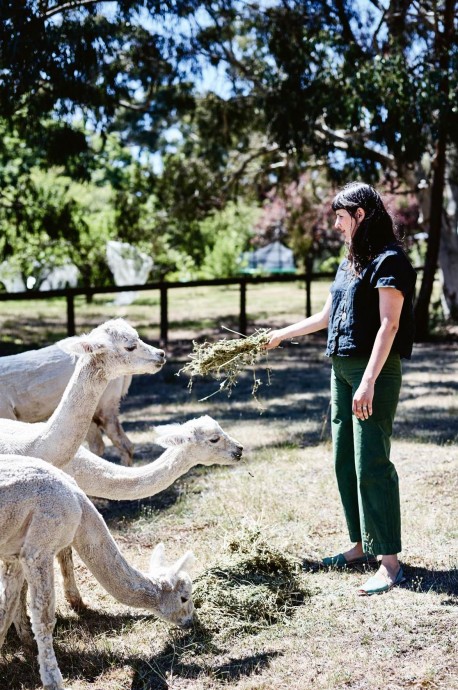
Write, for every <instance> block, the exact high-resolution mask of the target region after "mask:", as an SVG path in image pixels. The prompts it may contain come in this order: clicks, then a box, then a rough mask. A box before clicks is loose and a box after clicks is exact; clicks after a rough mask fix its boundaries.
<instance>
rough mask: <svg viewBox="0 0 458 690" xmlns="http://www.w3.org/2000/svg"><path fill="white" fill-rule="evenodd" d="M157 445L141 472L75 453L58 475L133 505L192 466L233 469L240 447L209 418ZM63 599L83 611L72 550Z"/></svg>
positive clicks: (65, 563) (20, 626)
mask: <svg viewBox="0 0 458 690" xmlns="http://www.w3.org/2000/svg"><path fill="white" fill-rule="evenodd" d="M155 432H156V435H157V437H158V438H157V441H156V442H157V444H158V445H160V446H162V447H164V448H166V450H165V451H164V453H162V455H161V456H160V457H159V458H158V459H157V460H155V461H154V462H152V463H150V464H148V465H144V466H143V467H135V468H133V467H121V466H119V465H114V464H113V463H111V462H108V461H106V460H103V459H102V458H99V457H98V456H96V455H94V454H93V453H91V452H90V451H89V450H87V449H86V448H83V447H80V448H79V449H78V451H77V453H76V455H75V456H74V458H72V459H71V460H70V462H68V463H67V464H65V465H63V466H62V469H63V470H64V471H65V472H66V473H68V474H69V475H70V476H72V477H73V478H74V479H75V481H76V482H77V484H78V486H79V487H80V488H81V489H82V490H83V491H84V492H85V493H86V494H88V495H89V496H93V497H97V498H107V499H112V500H113V499H114V500H138V499H141V498H146V497H147V496H153V495H154V494H157V493H159V492H160V491H163V490H164V489H166V488H167V487H168V486H170V485H171V484H172V483H173V482H174V481H175V480H176V479H177V478H178V477H180V476H182V475H183V474H185V473H186V472H188V471H189V470H190V469H191V468H192V467H194V466H195V465H198V464H201V465H207V466H209V465H214V464H216V465H232V464H235V463H237V462H238V461H239V460H240V459H241V457H242V452H243V446H242V445H241V443H239V442H238V441H236V440H235V439H234V438H232V437H231V436H229V434H227V433H226V432H224V431H223V429H222V428H221V426H220V425H219V424H218V422H216V421H215V420H214V419H212V418H211V417H209V416H208V415H204V416H203V417H198V418H197V419H191V420H189V421H188V422H185V423H184V424H167V425H163V426H160V427H156V428H155ZM58 560H59V564H60V566H61V570H62V575H63V584H64V593H65V598H66V599H67V601H68V602H69V604H70V605H71V606H72V608H74V609H75V610H77V611H78V610H80V609H82V608H84V607H85V605H84V602H83V600H82V598H81V595H80V593H79V591H78V587H77V584H76V581H75V577H74V571H73V561H72V555H71V549H70V548H68V549H63V551H62V552H61V553H59V554H58ZM25 595H26V592H24V593H23V595H22V598H21V607H20V608H19V609H18V613H17V616H16V618H15V626H16V629H17V632H18V635H19V637H20V638H21V640H22V641H23V642H24V643H25V644H27V643H29V642H30V632H29V623H28V617H27V611H26V599H25Z"/></svg>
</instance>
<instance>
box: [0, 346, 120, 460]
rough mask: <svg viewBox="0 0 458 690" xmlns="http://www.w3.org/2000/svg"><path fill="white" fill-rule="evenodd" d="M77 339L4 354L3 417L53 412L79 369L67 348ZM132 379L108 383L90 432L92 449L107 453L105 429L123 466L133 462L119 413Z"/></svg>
mask: <svg viewBox="0 0 458 690" xmlns="http://www.w3.org/2000/svg"><path fill="white" fill-rule="evenodd" d="M73 340H75V339H74V338H67V339H65V340H62V341H61V342H60V343H56V344H55V345H50V346H49V347H43V348H41V349H39V350H31V351H29V352H22V353H21V354H19V355H10V356H8V357H0V418H4V419H19V420H20V421H22V422H43V421H44V420H46V419H48V418H49V417H50V416H51V415H52V413H53V412H54V410H55V409H56V407H57V405H58V404H59V401H60V399H61V398H62V395H63V393H64V390H65V388H66V386H67V384H68V382H69V381H70V378H71V376H72V374H73V372H74V370H75V365H76V362H77V359H76V357H75V356H74V355H72V354H71V353H70V352H66V351H65V348H66V347H67V348H68V346H71V343H72V341H73ZM131 381H132V376H121V377H118V378H116V379H112V380H111V381H109V382H108V385H107V387H106V389H105V390H104V392H103V393H102V395H101V397H100V400H99V401H98V403H97V407H96V410H95V412H94V416H93V418H92V423H91V425H90V428H89V432H88V434H87V441H88V443H89V448H90V449H91V451H92V452H93V453H96V455H103V452H104V449H105V445H104V443H103V438H102V433H101V431H102V430H103V431H104V432H105V434H106V435H107V436H108V438H109V439H110V440H111V441H112V443H113V445H114V446H116V448H117V449H118V451H119V455H120V458H121V463H122V464H123V465H132V457H133V445H132V443H131V442H130V440H129V439H128V438H127V436H126V434H125V433H124V429H123V428H122V426H121V423H120V421H119V418H118V415H119V405H120V401H121V398H123V397H124V396H125V395H126V393H127V391H128V389H129V386H130V383H131Z"/></svg>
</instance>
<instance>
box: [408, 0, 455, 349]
mask: <svg viewBox="0 0 458 690" xmlns="http://www.w3.org/2000/svg"><path fill="white" fill-rule="evenodd" d="M454 12H455V2H454V0H446V1H445V8H444V15H443V27H444V30H443V32H440V31H439V30H438V31H437V34H436V45H435V53H436V55H435V57H436V60H437V64H438V66H439V69H440V73H441V79H440V83H439V92H440V94H441V95H442V104H441V108H440V111H439V121H438V136H437V141H436V157H435V160H434V164H433V183H432V189H431V212H430V215H429V221H430V222H429V237H428V248H427V251H426V259H425V268H424V271H423V278H422V282H421V287H420V292H419V295H418V299H417V303H416V305H415V326H416V339H417V341H422V340H426V339H427V338H428V336H429V305H430V302H431V295H432V292H433V284H434V276H435V274H436V269H437V263H438V260H439V247H440V236H441V228H442V219H443V202H444V187H445V167H446V148H447V138H448V131H447V113H448V108H449V105H450V103H449V68H450V59H449V49H450V46H451V44H452V40H453V33H454Z"/></svg>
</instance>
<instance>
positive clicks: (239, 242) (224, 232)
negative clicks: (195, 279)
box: [199, 202, 259, 278]
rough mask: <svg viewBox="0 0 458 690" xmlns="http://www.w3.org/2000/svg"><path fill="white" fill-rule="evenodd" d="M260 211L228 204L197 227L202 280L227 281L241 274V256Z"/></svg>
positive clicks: (231, 203)
mask: <svg viewBox="0 0 458 690" xmlns="http://www.w3.org/2000/svg"><path fill="white" fill-rule="evenodd" d="M257 215H259V211H258V210H257V209H256V208H253V207H251V206H247V205H245V204H241V203H239V204H237V203H233V202H229V203H228V205H227V206H226V207H225V208H224V209H223V210H222V211H219V212H216V213H214V214H212V215H210V216H208V218H206V219H205V220H203V221H202V222H201V223H200V230H201V234H202V237H203V241H204V245H205V257H204V260H203V262H202V265H201V267H200V270H199V276H201V277H202V278H230V277H232V276H235V275H237V274H238V273H239V272H240V269H241V268H242V266H241V258H240V257H241V254H242V252H243V251H245V250H246V248H247V244H248V241H249V239H250V237H251V236H252V234H253V225H254V222H255V220H256V217H257Z"/></svg>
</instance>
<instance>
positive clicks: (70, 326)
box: [67, 293, 75, 337]
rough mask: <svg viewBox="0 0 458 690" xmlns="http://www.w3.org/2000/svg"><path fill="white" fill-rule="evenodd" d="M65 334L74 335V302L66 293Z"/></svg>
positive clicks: (71, 296)
mask: <svg viewBox="0 0 458 690" xmlns="http://www.w3.org/2000/svg"><path fill="white" fill-rule="evenodd" d="M67 334H68V336H69V337H70V336H72V335H75V302H74V298H73V295H70V294H68V293H67Z"/></svg>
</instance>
